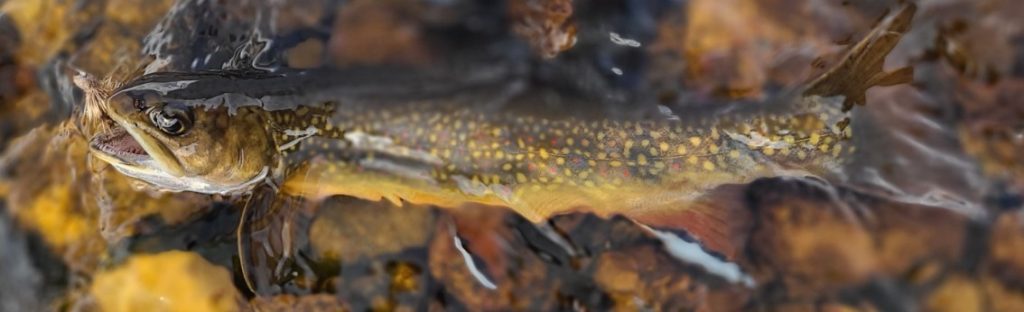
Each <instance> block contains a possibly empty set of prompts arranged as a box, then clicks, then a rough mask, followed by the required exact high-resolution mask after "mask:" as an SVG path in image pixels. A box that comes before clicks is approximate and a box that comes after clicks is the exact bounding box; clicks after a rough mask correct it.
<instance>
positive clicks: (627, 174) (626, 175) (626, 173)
mask: <svg viewBox="0 0 1024 312" xmlns="http://www.w3.org/2000/svg"><path fill="white" fill-rule="evenodd" d="M622 176H623V177H627V178H628V177H629V169H626V168H622Z"/></svg>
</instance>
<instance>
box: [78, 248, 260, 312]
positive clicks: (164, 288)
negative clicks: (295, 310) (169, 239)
mask: <svg viewBox="0 0 1024 312" xmlns="http://www.w3.org/2000/svg"><path fill="white" fill-rule="evenodd" d="M90 292H91V294H92V295H93V296H94V297H95V298H96V302H97V303H98V304H99V307H100V308H101V310H102V311H108V312H117V311H195V312H201V311H238V310H239V302H240V301H239V300H240V298H241V297H240V295H239V293H238V291H237V290H236V289H235V287H234V285H232V283H231V275H230V274H229V273H228V271H227V270H226V269H224V268H223V267H219V266H216V265H213V264H211V263H209V262H207V261H206V260H205V259H203V258H202V257H200V256H199V255H198V254H195V253H190V252H183V251H170V252H164V253H160V254H155V255H137V256H132V258H130V259H128V262H127V263H125V264H124V265H123V266H120V267H118V268H115V269H113V270H110V271H105V272H101V273H99V274H97V275H96V277H95V280H94V281H93V285H92V289H90Z"/></svg>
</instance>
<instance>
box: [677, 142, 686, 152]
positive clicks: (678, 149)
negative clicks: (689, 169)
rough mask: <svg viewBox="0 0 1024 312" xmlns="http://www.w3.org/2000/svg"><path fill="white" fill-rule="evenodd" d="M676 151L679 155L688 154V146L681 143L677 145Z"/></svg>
mask: <svg viewBox="0 0 1024 312" xmlns="http://www.w3.org/2000/svg"><path fill="white" fill-rule="evenodd" d="M676 153H677V154H679V155H686V146H685V145H682V144H679V146H677V147H676Z"/></svg>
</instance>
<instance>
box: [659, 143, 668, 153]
mask: <svg viewBox="0 0 1024 312" xmlns="http://www.w3.org/2000/svg"><path fill="white" fill-rule="evenodd" d="M658 148H659V149H661V151H662V152H667V151H668V143H665V142H661V143H659V144H658Z"/></svg>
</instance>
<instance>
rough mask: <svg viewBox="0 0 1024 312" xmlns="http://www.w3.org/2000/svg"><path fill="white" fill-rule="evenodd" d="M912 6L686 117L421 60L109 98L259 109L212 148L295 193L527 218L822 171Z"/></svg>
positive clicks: (671, 201) (240, 117)
mask: <svg viewBox="0 0 1024 312" xmlns="http://www.w3.org/2000/svg"><path fill="white" fill-rule="evenodd" d="M909 15H912V10H911V11H910V13H906V11H904V12H903V13H900V15H897V18H900V17H902V18H903V19H902V20H897V21H898V22H900V24H899V25H896V23H894V22H891V21H890V22H891V23H890V25H889V26H888V27H889V28H888V29H885V28H880V29H876V31H875V32H873V33H872V34H871V35H869V36H868V37H867V38H866V39H865V41H862V42H861V43H859V44H858V45H856V46H855V47H854V49H853V50H852V51H851V52H850V53H849V54H848V56H847V57H846V58H845V59H844V60H843V61H842V62H840V64H839V65H838V66H837V67H836V68H840V69H843V70H844V71H845V72H837V71H832V72H829V73H827V74H826V75H824V76H823V77H821V78H819V79H818V80H816V81H815V82H814V83H812V84H810V85H808V86H807V87H806V88H804V89H803V90H804V91H812V90H825V91H820V92H806V93H803V94H800V96H795V97H791V98H790V99H791V100H789V101H780V102H777V103H771V104H764V105H756V104H747V105H741V106H742V107H735V109H736V111H735V112H729V113H720V114H702V115H700V116H684V117H683V118H678V117H675V116H672V115H671V114H668V115H666V116H661V117H660V118H655V119H653V120H651V119H647V120H630V119H625V118H619V119H616V118H591V117H580V116H574V115H567V116H566V115H555V114H545V113H544V112H540V113H537V112H532V113H530V112H523V111H522V110H516V109H500V108H499V109H495V108H494V107H493V106H494V105H480V103H482V102H504V103H505V104H507V105H505V107H511V108H516V107H523V106H530V105H531V104H535V103H532V102H530V101H529V100H516V99H515V96H511V97H509V96H508V94H509V92H508V90H509V88H508V87H507V86H510V85H515V82H509V81H507V80H514V79H503V76H502V75H503V74H502V73H506V71H501V70H498V71H479V72H482V73H483V74H481V75H480V76H479V77H468V78H467V77H462V78H465V79H461V80H460V81H461V82H462V83H448V82H445V81H443V80H444V77H440V78H439V79H436V80H435V79H422V78H408V77H414V76H415V75H410V76H404V77H405V78H402V79H403V80H404V81H397V82H396V81H388V78H387V77H385V80H377V81H374V80H372V79H363V77H360V76H358V75H352V74H348V73H345V72H333V71H331V70H319V71H311V72H302V73H292V74H281V75H268V74H258V75H244V74H242V75H229V74H227V73H206V74H181V75H176V74H161V75H156V76H151V77H144V78H143V79H141V80H139V81H137V82H136V83H133V84H131V85H129V86H127V87H125V88H124V89H123V90H122V91H120V92H118V93H117V95H115V97H117V96H121V97H127V98H129V99H128V100H125V99H121V100H119V101H120V102H122V103H132V102H138V99H143V100H148V101H155V102H157V103H159V104H158V105H169V104H170V103H173V104H174V105H178V106H185V107H189V108H191V109H192V110H195V111H197V112H198V111H202V112H203V113H202V114H203V115H205V117H203V118H205V119H208V120H209V122H206V123H205V126H204V128H203V131H206V132H208V136H210V137H215V136H216V135H217V134H218V133H228V132H227V131H225V129H218V128H226V127H234V126H235V125H237V124H239V123H242V124H246V125H248V126H252V125H253V123H262V127H263V131H262V132H261V133H252V132H249V133H246V134H245V135H246V136H253V135H256V136H261V137H254V138H251V139H249V140H239V139H237V138H236V139H235V140H232V141H233V142H245V141H251V142H272V144H252V145H251V146H249V145H246V144H244V143H240V144H236V145H238V146H227V147H222V148H219V149H218V150H231V149H234V150H239V151H240V152H238V153H235V154H236V155H250V157H248V158H242V159H239V162H253V161H254V160H253V159H256V161H262V162H263V163H260V164H257V166H252V165H249V166H245V167H246V168H258V167H260V166H263V167H264V168H270V169H271V172H272V178H273V179H272V180H275V181H277V183H278V184H280V186H281V187H282V188H283V190H284V191H285V192H288V193H291V194H301V195H305V196H311V197H319V196H329V195H350V196H355V197H360V198H364V199H371V200H380V199H387V200H390V201H393V202H396V203H400V202H401V201H410V202H416V203H423V204H434V205H438V206H442V207H455V206H460V205H462V204H465V203H482V204H491V205H500V206H507V207H510V208H512V209H514V210H516V211H518V212H519V213H521V214H523V215H524V216H526V217H527V218H529V219H531V220H533V221H540V220H543V219H544V218H546V217H549V216H551V215H553V214H558V213H564V212H568V211H573V210H577V209H585V210H587V211H592V212H595V213H597V214H599V215H610V214H626V215H630V214H642V213H657V212H660V211H666V210H677V209H685V207H686V203H687V202H689V201H692V199H693V198H695V197H696V196H698V195H700V194H701V193H702V192H704V191H705V190H707V189H709V188H713V187H715V186H718V185H722V184H729V183H746V182H750V181H752V180H753V179H756V178H759V177H764V176H778V175H787V174H792V173H797V174H801V175H805V174H811V175H820V174H827V173H828V172H830V171H831V170H834V169H836V168H837V167H838V166H840V165H841V164H842V162H843V160H844V159H846V158H847V157H848V155H850V154H851V153H853V152H854V151H855V146H854V144H852V143H851V136H852V133H853V132H852V129H851V128H850V119H849V115H848V113H849V109H848V108H849V107H848V104H849V103H848V102H847V103H843V102H844V99H845V100H849V99H850V98H851V95H853V97H854V98H862V96H863V91H864V89H866V88H868V87H871V86H872V85H877V84H882V83H892V82H895V81H896V80H897V79H896V78H894V77H893V76H891V75H889V74H885V73H880V71H881V63H880V62H881V61H882V60H884V55H885V54H887V53H888V51H890V50H891V49H892V46H894V45H895V43H896V42H897V41H898V39H899V36H900V35H901V34H902V30H905V28H904V29H898V30H900V31H892V28H893V27H895V26H893V25H896V26H898V27H905V26H906V25H908V24H909ZM849 73H852V74H849ZM900 74H901V77H902V76H903V75H905V74H906V73H905V72H903V73H900ZM848 77H854V78H858V77H859V78H860V79H861V80H866V81H860V80H850V79H849V78H848ZM901 77H897V78H901ZM396 79H399V78H396ZM899 80H902V79H899ZM467 82H468V83H467ZM844 88H845V89H844ZM849 88H853V89H855V90H854V91H852V93H851V91H850V90H847V89H849ZM512 89H514V88H512ZM479 90H484V91H479ZM478 91H479V92H478ZM525 92H526V93H528V92H530V90H526V91H525ZM511 93H512V94H515V93H516V92H511ZM836 95H844V96H836ZM526 99H529V97H526ZM595 105H597V104H595ZM680 115H684V114H680ZM201 119H202V118H201ZM193 131H196V130H193ZM262 136H266V137H262ZM165 140H173V139H172V138H165ZM212 152H216V150H214V151H212ZM258 156H259V157H258ZM183 159H185V158H182V157H179V158H178V162H179V163H181V162H183V161H184V162H187V161H188V160H183ZM213 159H217V158H215V157H214V158H213ZM185 167H188V166H185ZM232 174H241V175H242V176H246V174H248V173H245V172H243V173H239V172H237V171H236V172H232ZM252 174H253V175H255V173H252Z"/></svg>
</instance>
